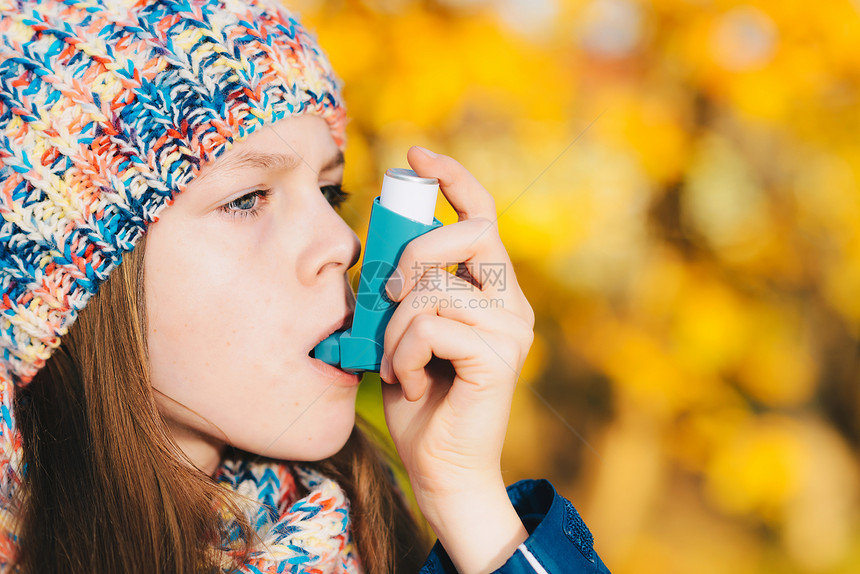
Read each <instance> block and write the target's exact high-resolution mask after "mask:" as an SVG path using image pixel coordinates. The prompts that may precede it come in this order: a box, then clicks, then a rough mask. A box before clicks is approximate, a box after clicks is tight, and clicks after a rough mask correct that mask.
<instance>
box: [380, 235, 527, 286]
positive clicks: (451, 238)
mask: <svg viewBox="0 0 860 574" xmlns="http://www.w3.org/2000/svg"><path fill="white" fill-rule="evenodd" d="M486 230H487V220H486V219H468V220H466V221H460V222H458V223H454V224H451V225H446V226H444V227H438V228H436V229H434V230H432V231H430V232H428V233H425V234H424V235H420V236H418V237H416V238H415V239H413V240H412V241H410V242H409V243H407V244H406V247H404V249H403V252H402V253H401V254H400V259H398V260H397V271H399V272H400V278H399V279H395V280H393V281H392V284H391V285H393V282H394V281H398V280H399V281H401V283H400V289H401V290H400V292H399V294H395V293H391V295H392V297H393V298H395V299H396V300H399V299H400V298H401V296H402V295H403V294H404V293H408V292H409V290H410V289H411V288H412V287H413V286H414V285H415V284H416V283H417V282H418V281H419V280H420V279H421V276H422V275H423V274H424V273H425V272H426V271H428V270H431V269H434V268H438V269H444V268H445V267H447V266H449V265H454V264H458V263H463V264H464V265H465V266H466V270H467V271H468V272H469V273H470V274H471V275H472V277H474V279H475V281H476V283H477V284H478V285H479V286H480V288H481V289H482V290H488V291H493V292H500V291H501V290H503V289H504V288H505V287H506V283H505V280H506V279H507V278H508V275H512V274H513V269H512V266H511V260H510V258H509V257H508V253H507V251H506V250H505V247H504V245H503V244H502V240H501V238H500V237H499V234H498V233H495V232H486V233H485V231H486ZM482 280H483V281H482Z"/></svg>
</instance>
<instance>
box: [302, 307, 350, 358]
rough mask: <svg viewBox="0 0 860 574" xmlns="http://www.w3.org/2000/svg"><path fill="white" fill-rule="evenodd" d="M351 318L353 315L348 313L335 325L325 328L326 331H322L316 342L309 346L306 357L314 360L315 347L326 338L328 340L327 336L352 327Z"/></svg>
mask: <svg viewBox="0 0 860 574" xmlns="http://www.w3.org/2000/svg"><path fill="white" fill-rule="evenodd" d="M352 317H353V314H352V313H349V314H348V315H345V316H344V317H343V318H341V319H339V320H338V321H337V322H336V323H334V324H332V325H330V326H329V327H328V328H326V330H325V331H323V333H322V334H321V335H319V338H318V339H317V340H316V342H314V344H313V345H311V348H310V350H309V351H308V356H309V357H311V358H312V359H315V358H316V357H315V355H314V350H315V349H316V346H317V345H319V344H320V343H321V342H322V341H324V340H325V339H326V338H328V337H329V335H331V334H332V333H336V332H338V331H343V330H345V329H349V328H350V327H352Z"/></svg>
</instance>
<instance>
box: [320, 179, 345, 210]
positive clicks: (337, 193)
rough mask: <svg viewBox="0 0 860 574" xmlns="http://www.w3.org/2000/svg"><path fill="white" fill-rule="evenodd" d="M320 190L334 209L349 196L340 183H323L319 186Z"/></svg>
mask: <svg viewBox="0 0 860 574" xmlns="http://www.w3.org/2000/svg"><path fill="white" fill-rule="evenodd" d="M320 191H322V193H323V195H325V196H326V199H327V200H328V202H329V203H330V204H331V206H332V207H334V208H335V209H337V208H339V207H340V206H341V204H343V202H344V201H346V200H347V198H348V197H349V192H348V191H346V190H345V189H344V188H343V186H341V185H340V184H331V185H324V186H322V187H321V188H320Z"/></svg>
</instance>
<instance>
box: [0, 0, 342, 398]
mask: <svg viewBox="0 0 860 574" xmlns="http://www.w3.org/2000/svg"><path fill="white" fill-rule="evenodd" d="M272 2H275V0H272ZM339 84H340V82H339V80H338V79H337V78H336V77H335V76H334V73H333V72H332V70H331V67H330V65H329V63H328V61H327V60H326V58H325V56H324V55H323V54H322V52H321V51H320V49H319V47H318V46H317V44H316V42H315V41H314V39H313V38H312V37H311V36H310V35H309V34H308V32H307V31H306V30H304V29H303V28H302V27H301V25H300V24H299V23H298V22H297V21H296V19H295V18H294V17H293V16H292V15H290V14H289V13H288V12H287V11H285V10H284V9H283V8H282V7H280V6H279V5H277V4H274V3H272V4H269V3H265V2H264V1H263V0H220V1H219V0H159V1H147V0H38V1H32V0H29V1H21V0H0V216H2V219H0V292H2V297H0V352H2V355H0V378H5V377H7V376H8V377H9V378H11V380H12V381H13V382H14V383H15V384H16V385H18V386H22V385H25V384H27V383H28V382H29V381H31V380H32V378H33V376H34V375H35V374H36V372H37V371H38V370H39V369H40V368H41V367H42V366H44V364H45V361H46V360H47V359H48V358H49V357H50V355H51V353H52V352H53V351H54V349H55V348H57V347H58V346H59V344H60V337H62V336H63V335H64V334H65V333H66V332H67V331H68V329H69V327H70V326H71V325H72V323H73V322H74V321H75V318H76V317H77V312H78V311H79V310H80V309H82V308H83V307H84V306H85V305H86V302H87V300H88V299H89V297H90V296H91V295H93V294H94V293H96V292H97V291H98V288H99V285H100V284H101V283H102V282H103V281H104V280H105V279H106V278H107V276H108V274H109V273H110V272H111V270H112V269H114V268H115V267H116V266H117V265H118V264H119V263H120V261H121V260H122V256H123V253H124V252H126V251H129V250H131V249H132V248H133V247H134V246H135V244H136V243H137V241H138V240H139V239H140V238H141V236H142V235H143V233H144V232H145V229H146V226H147V225H148V224H150V223H152V222H154V221H156V220H157V219H158V214H159V213H160V212H161V210H162V209H163V208H165V207H166V206H168V205H170V204H171V203H172V202H173V199H174V197H175V196H176V194H177V193H180V192H181V191H182V190H183V189H185V187H186V186H187V184H188V183H189V182H190V181H191V180H192V179H193V178H194V176H195V175H196V174H197V173H198V172H199V169H200V167H201V165H202V164H203V163H204V162H208V161H211V160H213V159H215V158H216V157H218V156H219V155H220V154H222V153H223V152H225V151H226V150H228V149H230V148H231V147H232V146H233V144H234V143H236V142H239V141H241V140H243V139H244V138H245V137H247V136H248V135H249V134H251V133H252V132H254V131H255V130H256V129H258V128H259V127H260V126H263V125H266V124H269V123H273V122H275V121H277V120H279V119H281V118H283V117H285V116H290V115H297V114H303V113H312V114H317V115H319V116H321V117H323V118H324V119H325V120H326V121H327V122H328V124H329V127H330V129H331V132H332V135H333V137H334V140H335V142H336V143H337V144H338V145H339V146H340V147H343V145H344V125H345V111H344V108H343V104H342V98H341V94H340V86H339ZM4 372H5V373H4Z"/></svg>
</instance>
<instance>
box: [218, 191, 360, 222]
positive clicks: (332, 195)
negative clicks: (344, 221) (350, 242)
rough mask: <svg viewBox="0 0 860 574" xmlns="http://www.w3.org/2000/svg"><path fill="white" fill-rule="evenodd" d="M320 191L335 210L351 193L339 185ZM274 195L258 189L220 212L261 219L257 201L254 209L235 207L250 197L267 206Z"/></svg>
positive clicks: (242, 217)
mask: <svg viewBox="0 0 860 574" xmlns="http://www.w3.org/2000/svg"><path fill="white" fill-rule="evenodd" d="M320 191H321V192H322V193H323V195H326V196H328V197H327V198H328V202H329V204H331V206H332V207H334V208H335V209H339V208H340V206H341V205H342V204H343V202H344V201H346V200H347V198H348V197H349V195H350V193H349V192H348V191H346V190H345V189H343V186H341V185H338V184H332V185H324V186H322V187H321V188H320ZM271 195H272V190H270V189H258V190H256V191H252V192H250V193H246V194H245V195H243V196H242V197H237V198H236V199H234V200H233V201H231V202H229V203H226V204H224V205H223V206H221V207H219V208H218V211H221V212H222V213H225V214H227V215H228V216H230V217H237V218H241V219H245V218H248V217H251V218H255V217H259V215H260V212H261V211H262V209H263V208H262V207H261V204H260V201H257V202H256V203H255V204H254V207H253V208H251V209H235V205H236V204H238V203H239V202H241V201H243V200H245V199H248V198H249V197H257V198H259V199H260V200H262V203H263V204H265V203H266V202H267V201H268V200H269V197H270V196H271ZM231 206H232V207H231Z"/></svg>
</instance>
